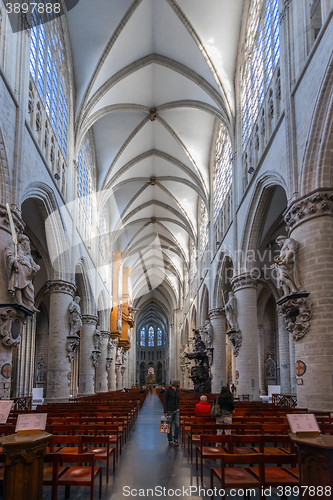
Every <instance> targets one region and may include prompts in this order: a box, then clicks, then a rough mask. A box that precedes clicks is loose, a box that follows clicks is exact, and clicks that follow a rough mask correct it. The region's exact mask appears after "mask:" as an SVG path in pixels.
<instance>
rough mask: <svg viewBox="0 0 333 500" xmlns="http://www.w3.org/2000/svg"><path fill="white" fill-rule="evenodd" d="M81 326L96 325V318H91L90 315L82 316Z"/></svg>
mask: <svg viewBox="0 0 333 500" xmlns="http://www.w3.org/2000/svg"><path fill="white" fill-rule="evenodd" d="M81 319H82V324H84V325H97V321H98V316H93V315H92V314H83V315H82V318H81Z"/></svg>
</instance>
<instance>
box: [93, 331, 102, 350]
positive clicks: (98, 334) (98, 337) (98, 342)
mask: <svg viewBox="0 0 333 500" xmlns="http://www.w3.org/2000/svg"><path fill="white" fill-rule="evenodd" d="M93 339H94V349H95V351H99V346H100V345H101V332H100V331H99V330H98V328H96V330H95V331H94V335H93Z"/></svg>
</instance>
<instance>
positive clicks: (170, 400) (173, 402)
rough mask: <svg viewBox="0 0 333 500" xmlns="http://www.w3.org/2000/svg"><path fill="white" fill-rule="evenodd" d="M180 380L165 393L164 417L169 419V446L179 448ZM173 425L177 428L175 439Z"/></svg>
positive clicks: (173, 383) (175, 381)
mask: <svg viewBox="0 0 333 500" xmlns="http://www.w3.org/2000/svg"><path fill="white" fill-rule="evenodd" d="M179 387H180V380H174V381H173V382H172V384H171V386H170V387H168V388H167V390H166V391H165V393H164V415H165V416H166V417H169V418H168V420H169V422H170V432H169V433H168V441H169V446H179V443H178V436H179V410H180V391H179ZM172 424H174V426H175V432H174V439H173V438H172Z"/></svg>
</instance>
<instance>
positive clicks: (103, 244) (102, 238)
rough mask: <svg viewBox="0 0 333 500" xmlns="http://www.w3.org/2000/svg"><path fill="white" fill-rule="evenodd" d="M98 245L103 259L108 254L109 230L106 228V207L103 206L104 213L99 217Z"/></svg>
mask: <svg viewBox="0 0 333 500" xmlns="http://www.w3.org/2000/svg"><path fill="white" fill-rule="evenodd" d="M98 247H99V251H100V252H101V256H102V259H106V256H107V230H106V207H104V208H103V211H102V215H101V216H100V218H99V225H98Z"/></svg>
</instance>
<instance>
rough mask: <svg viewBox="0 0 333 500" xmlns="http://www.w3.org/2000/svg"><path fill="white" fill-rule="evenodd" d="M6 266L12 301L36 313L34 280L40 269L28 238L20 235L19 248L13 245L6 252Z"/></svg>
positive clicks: (18, 239) (18, 238)
mask: <svg viewBox="0 0 333 500" xmlns="http://www.w3.org/2000/svg"><path fill="white" fill-rule="evenodd" d="M4 259H5V266H6V270H7V275H8V292H9V295H10V297H11V299H12V300H16V303H17V304H18V305H19V306H24V307H27V308H28V309H30V310H31V311H34V312H39V311H38V309H36V308H35V305H34V304H35V298H34V287H33V284H32V279H33V277H34V276H35V275H36V273H37V272H38V271H39V269H40V267H39V265H38V264H36V262H35V261H34V260H33V258H32V255H31V250H30V240H29V238H28V236H25V235H24V234H19V235H18V237H17V248H16V249H15V247H14V244H13V243H11V244H10V245H9V246H8V247H7V248H6V249H5V252H4Z"/></svg>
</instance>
